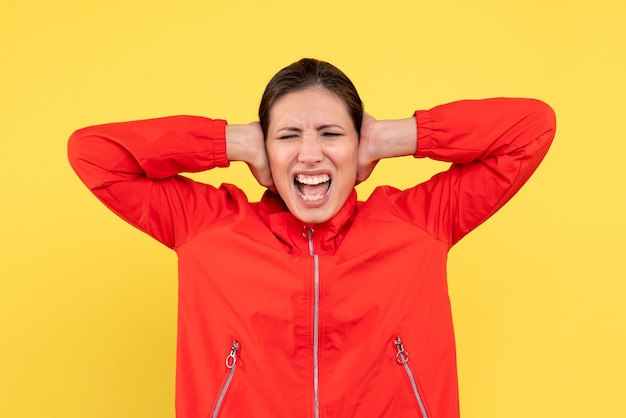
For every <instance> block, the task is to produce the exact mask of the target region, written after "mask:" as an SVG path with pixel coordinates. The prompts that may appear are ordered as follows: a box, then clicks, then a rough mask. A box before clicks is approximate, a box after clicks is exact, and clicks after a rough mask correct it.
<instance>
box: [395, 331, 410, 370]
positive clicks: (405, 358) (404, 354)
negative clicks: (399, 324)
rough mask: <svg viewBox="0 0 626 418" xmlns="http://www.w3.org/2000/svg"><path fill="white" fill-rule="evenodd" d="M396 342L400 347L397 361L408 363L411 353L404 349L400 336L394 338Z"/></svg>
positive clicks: (397, 346) (398, 347)
mask: <svg viewBox="0 0 626 418" xmlns="http://www.w3.org/2000/svg"><path fill="white" fill-rule="evenodd" d="M394 344H395V345H396V348H397V349H398V352H397V353H396V361H397V362H398V363H400V364H407V363H408V362H409V353H407V352H406V350H405V349H404V346H403V345H402V340H401V339H400V337H396V339H395V340H394Z"/></svg>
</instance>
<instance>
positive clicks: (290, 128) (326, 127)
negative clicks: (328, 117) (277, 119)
mask: <svg viewBox="0 0 626 418" xmlns="http://www.w3.org/2000/svg"><path fill="white" fill-rule="evenodd" d="M329 128H338V129H342V130H343V127H342V126H341V125H337V124H334V123H328V124H324V125H320V126H318V127H316V128H315V130H316V131H322V130H324V129H329ZM281 131H290V132H302V129H300V128H296V127H295V126H285V127H284V128H280V129H279V130H277V131H276V133H279V132H281Z"/></svg>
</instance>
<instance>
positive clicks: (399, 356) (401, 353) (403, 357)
mask: <svg viewBox="0 0 626 418" xmlns="http://www.w3.org/2000/svg"><path fill="white" fill-rule="evenodd" d="M393 344H394V345H395V346H396V349H397V350H398V352H397V353H396V361H397V362H398V364H400V365H402V366H403V367H404V371H405V372H406V374H407V376H408V377H409V380H410V381H411V389H413V395H414V396H415V399H416V400H417V404H418V405H419V407H420V412H421V413H422V418H428V413H427V412H426V407H425V406H424V400H423V399H422V396H421V395H420V392H419V389H418V388H417V382H416V381H415V375H413V371H412V370H411V367H410V366H409V353H407V352H406V350H405V349H404V346H403V345H402V340H401V339H400V337H396V339H395V340H394V341H393Z"/></svg>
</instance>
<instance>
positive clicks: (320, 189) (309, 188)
mask: <svg viewBox="0 0 626 418" xmlns="http://www.w3.org/2000/svg"><path fill="white" fill-rule="evenodd" d="M299 189H300V192H302V194H304V195H307V196H321V195H323V194H324V193H326V191H327V190H328V182H326V183H320V184H316V185H312V184H299Z"/></svg>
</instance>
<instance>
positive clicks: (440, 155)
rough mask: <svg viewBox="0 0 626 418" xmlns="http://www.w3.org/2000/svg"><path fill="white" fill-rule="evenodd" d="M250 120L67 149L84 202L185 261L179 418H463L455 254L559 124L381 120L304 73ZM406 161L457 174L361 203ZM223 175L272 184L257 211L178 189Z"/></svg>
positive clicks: (216, 192)
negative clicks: (451, 257) (375, 180)
mask: <svg viewBox="0 0 626 418" xmlns="http://www.w3.org/2000/svg"><path fill="white" fill-rule="evenodd" d="M259 118H260V123H251V124H248V125H227V123H226V122H225V121H223V120H212V119H208V118H204V117H192V116H176V117H166V118H160V119H152V120H143V121H134V122H125V123H113V124H107V125H101V126H94V127H90V128H85V129H82V130H79V131H77V132H76V133H75V134H74V135H73V136H72V137H71V138H70V143H69V156H70V161H71V163H72V165H73V167H74V169H75V170H76V172H77V173H78V175H79V176H80V178H81V179H82V180H83V181H84V182H85V184H86V185H87V186H88V187H89V189H91V191H92V192H93V193H94V194H95V195H96V196H97V197H98V198H99V199H100V200H101V201H102V202H103V203H104V204H106V205H107V206H108V207H109V208H111V209H112V210H113V211H114V212H115V213H117V214H118V215H119V216H121V217H122V218H124V219H125V220H126V221H128V222H130V223H131V224H133V225H135V226H136V227H138V228H139V229H141V230H143V231H144V232H146V233H148V234H150V235H152V236H153V237H154V238H156V239H158V240H159V241H161V242H162V243H164V244H165V245H167V246H168V247H170V248H172V249H174V250H175V251H176V252H177V254H178V258H179V281H180V292H179V298H180V299H179V322H178V325H179V326H178V353H177V395H176V411H177V416H178V417H180V418H183V417H184V418H187V417H218V416H220V417H314V418H318V417H342V418H345V417H367V418H372V417H404V418H408V417H421V418H425V417H428V416H431V417H436V418H453V417H458V416H459V406H458V392H457V377H456V361H455V347H454V336H453V329H452V319H451V314H450V305H449V298H448V293H447V284H446V257H447V253H448V251H449V250H450V248H451V247H452V246H453V245H454V244H455V243H456V242H458V241H459V240H460V239H461V238H462V237H463V236H464V235H465V234H467V233H468V232H470V231H471V230H472V229H474V228H476V227H477V226H478V225H479V224H481V223H482V222H483V221H484V220H486V219H487V218H488V217H489V216H490V215H492V214H493V213H494V212H495V211H496V210H498V208H500V207H501V206H502V205H503V204H504V203H505V202H506V201H507V200H509V199H510V198H511V197H512V196H513V194H515V192H516V191H517V190H518V189H519V188H520V187H521V186H522V184H523V183H524V182H525V181H526V180H527V179H528V177H529V176H530V175H531V173H532V172H533V171H534V170H535V168H536V167H537V165H538V164H539V163H540V161H541V159H542V158H543V156H544V155H545V153H546V152H547V150H548V147H549V145H550V143H551V141H552V138H553V136H554V130H555V119H554V113H553V112H552V110H551V109H550V107H548V106H547V105H546V104H544V103H542V102H540V101H537V100H532V99H504V98H501V99H488V100H476V101H460V102H455V103H450V104H445V105H442V106H438V107H435V108H433V109H430V110H422V111H417V112H415V113H414V116H413V117H411V118H407V119H403V120H394V121H377V120H375V119H374V118H372V117H371V116H369V115H366V114H365V115H364V114H363V108H362V104H361V100H360V98H359V96H358V94H357V91H356V89H355V88H354V86H353V85H352V83H351V82H350V80H349V79H348V78H347V77H346V76H345V75H344V74H343V73H342V72H341V71H339V70H338V69H337V68H335V67H334V66H332V65H330V64H328V63H325V62H321V61H318V60H313V59H303V60H300V61H298V62H296V63H294V64H292V65H290V66H288V67H286V68H284V69H282V70H281V71H280V72H278V73H277V74H276V75H275V76H274V78H273V79H272V80H271V81H270V83H269V85H268V86H267V88H266V91H265V93H264V95H263V98H262V101H261V106H260V110H259ZM403 155H414V156H415V157H416V158H422V157H428V158H433V159H437V160H443V161H449V162H451V163H452V165H451V166H450V168H449V169H448V170H447V171H445V172H443V173H440V174H438V175H436V176H434V177H433V178H432V179H430V180H429V181H427V182H425V183H422V184H419V185H417V186H415V187H413V188H410V189H408V190H397V189H395V188H392V187H387V186H385V187H379V188H377V189H376V190H375V191H374V192H373V193H372V195H371V196H370V197H369V199H367V201H364V202H361V201H358V200H357V197H356V193H355V191H354V186H355V184H356V183H358V182H359V181H363V180H365V179H366V178H367V177H368V176H369V174H370V173H371V172H372V170H373V168H374V166H375V165H376V162H377V161H379V160H380V159H382V158H391V157H397V156H403ZM230 161H245V162H246V163H247V164H248V165H249V167H250V169H251V171H252V173H253V174H254V175H255V177H256V178H257V180H258V181H259V183H260V184H261V185H263V186H265V187H267V188H268V189H269V190H268V191H267V192H266V193H265V195H264V196H263V198H262V199H261V201H260V202H254V203H252V202H249V201H248V200H247V198H246V196H245V195H244V193H243V192H242V191H241V190H240V189H238V188H237V187H235V186H233V185H228V184H225V185H222V186H221V187H220V188H214V187H212V186H210V185H206V184H201V183H198V182H195V181H192V180H190V179H189V178H186V177H184V176H181V175H180V173H183V172H198V171H203V170H208V169H212V168H215V167H227V166H228V165H229V162H230ZM404 175H410V173H405V174H404Z"/></svg>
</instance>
